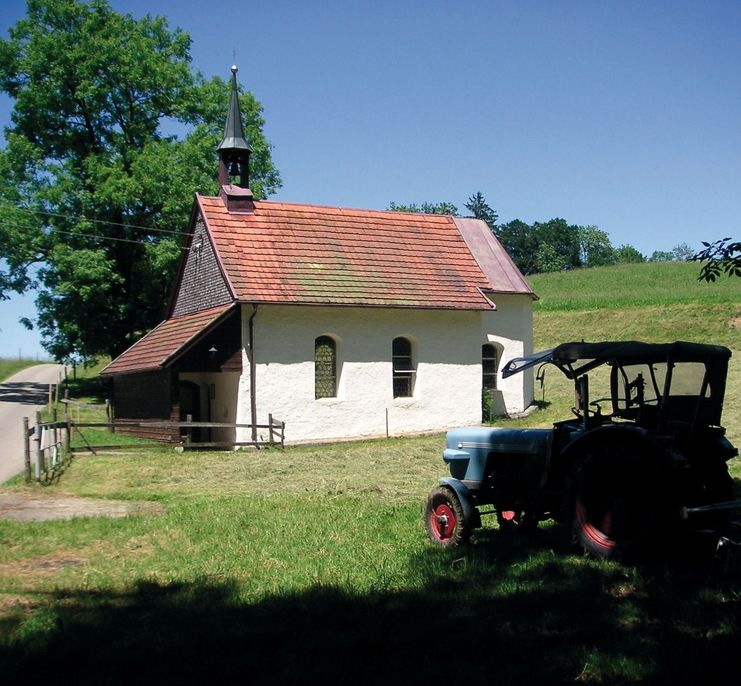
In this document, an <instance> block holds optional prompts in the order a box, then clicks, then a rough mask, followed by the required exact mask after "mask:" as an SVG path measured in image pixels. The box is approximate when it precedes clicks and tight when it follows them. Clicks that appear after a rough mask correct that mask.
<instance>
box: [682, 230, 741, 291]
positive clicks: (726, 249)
mask: <svg viewBox="0 0 741 686" xmlns="http://www.w3.org/2000/svg"><path fill="white" fill-rule="evenodd" d="M702 244H703V245H704V246H705V248H704V250H700V251H699V252H698V253H697V254H696V255H693V256H692V258H691V259H692V260H693V261H695V262H705V264H703V265H702V267H701V269H700V276H698V277H697V278H698V280H700V281H715V280H716V279H717V278H718V277H719V276H720V275H721V273H725V274H727V275H728V276H741V242H740V241H733V240H732V239H731V238H730V237H728V238H721V239H719V240H717V241H714V242H713V243H706V242H705V241H703V242H702Z"/></svg>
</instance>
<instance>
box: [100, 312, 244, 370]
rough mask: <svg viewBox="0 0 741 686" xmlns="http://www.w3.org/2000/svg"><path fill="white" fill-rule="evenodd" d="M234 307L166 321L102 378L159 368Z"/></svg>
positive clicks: (139, 341) (117, 360) (127, 351)
mask: <svg viewBox="0 0 741 686" xmlns="http://www.w3.org/2000/svg"><path fill="white" fill-rule="evenodd" d="M232 307H233V304H231V303H230V304H227V305H221V306H220V307H212V308H210V309H208V310H202V311H201V312H194V313H193V314H186V315H183V316H182V317H173V318H172V319H166V320H165V321H164V322H162V323H160V324H158V325H157V326H156V327H155V328H154V329H152V330H151V331H150V332H149V333H148V334H147V335H146V336H144V337H143V338H140V339H139V340H138V341H137V342H136V343H134V345H132V346H131V347H130V348H129V349H128V350H126V351H125V352H123V353H121V355H119V356H118V357H117V358H116V359H115V360H113V362H111V363H110V364H109V365H108V366H107V367H105V369H103V371H101V372H100V374H101V376H106V375H109V374H126V373H130V372H142V371H147V370H150V369H159V368H161V367H163V366H165V364H166V363H167V362H168V361H169V360H170V358H172V357H173V356H174V355H175V354H176V353H177V352H178V351H180V350H182V349H183V348H184V347H185V346H186V345H187V344H188V343H190V342H191V341H193V340H194V339H195V338H197V337H198V336H199V334H201V333H205V332H206V331H207V330H209V329H210V328H211V327H212V326H213V325H214V324H216V322H217V321H218V320H220V319H221V318H222V315H224V313H225V312H226V311H227V310H229V309H231V308H232Z"/></svg>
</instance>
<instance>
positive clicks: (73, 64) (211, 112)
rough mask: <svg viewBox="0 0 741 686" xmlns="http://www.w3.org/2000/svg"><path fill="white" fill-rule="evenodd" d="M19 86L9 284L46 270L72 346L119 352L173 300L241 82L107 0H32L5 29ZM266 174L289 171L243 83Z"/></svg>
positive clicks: (54, 335) (4, 199)
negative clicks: (208, 73)
mask: <svg viewBox="0 0 741 686" xmlns="http://www.w3.org/2000/svg"><path fill="white" fill-rule="evenodd" d="M0 90H2V91H3V92H5V93H7V94H8V95H9V96H10V97H11V98H12V99H13V100H14V106H13V112H12V123H11V125H10V127H9V128H8V129H7V130H6V147H5V149H4V150H3V151H2V152H1V153H0V173H1V174H2V176H3V178H4V180H5V181H6V183H5V184H4V185H3V186H2V189H1V190H0V207H1V209H0V243H2V247H0V250H1V251H2V252H0V257H2V258H3V263H1V264H0V297H2V296H4V295H5V294H7V293H8V292H9V291H15V292H22V291H23V290H26V289H28V288H30V287H32V286H39V287H40V288H41V294H40V296H39V297H38V301H37V305H38V311H39V316H38V322H37V323H38V326H39V328H40V329H41V332H42V334H43V342H44V346H45V347H46V348H47V350H49V352H51V353H52V354H53V355H54V356H55V357H56V358H57V359H64V358H68V357H76V358H83V359H84V358H90V357H94V356H96V355H99V354H110V355H116V354H118V353H120V352H121V351H122V350H123V349H125V348H126V347H128V346H129V345H130V344H131V343H132V342H133V341H134V340H135V339H136V338H137V337H138V336H140V335H141V333H143V332H144V331H146V330H147V329H149V328H151V327H152V326H153V325H154V324H156V323H157V322H158V321H159V320H160V319H161V318H162V316H163V313H164V307H165V305H166V302H167V295H168V291H169V287H170V283H171V280H172V277H173V272H174V267H175V264H176V261H177V258H178V256H179V253H180V245H181V241H182V232H184V231H185V230H186V228H187V225H188V219H189V215H190V207H191V204H192V201H193V195H194V192H196V191H199V192H204V193H214V192H215V191H216V190H217V175H216V174H217V164H216V157H215V147H216V145H217V144H218V142H219V139H220V136H221V135H222V132H223V126H224V119H225V116H226V111H227V103H228V98H229V89H228V85H227V83H226V82H224V81H223V80H221V79H220V78H213V79H211V80H208V81H207V80H205V79H204V78H203V77H202V76H200V75H199V74H196V73H194V71H193V69H192V68H191V65H190V38H189V36H188V35H187V34H186V33H184V32H182V31H180V30H177V29H176V30H171V29H170V28H169V27H168V25H167V22H166V21H165V20H164V19H163V18H160V17H150V16H145V17H143V18H141V19H136V18H134V17H132V16H130V15H127V14H120V13H117V12H115V11H113V10H112V9H111V7H110V6H109V5H108V4H107V3H106V2H105V1H104V0H91V2H80V1H78V0H29V2H28V10H27V16H26V17H25V18H23V19H21V20H20V21H19V22H18V23H17V24H16V25H15V26H14V27H12V28H11V29H10V32H9V38H8V39H7V40H1V41H0ZM240 102H241V106H242V112H243V115H244V117H245V120H246V131H247V137H248V139H249V141H250V144H251V146H252V148H253V154H252V159H251V176H250V180H251V187H252V190H253V192H254V193H255V195H256V196H257V197H264V196H266V195H268V194H270V193H271V192H274V191H275V190H276V189H277V188H278V187H279V186H280V176H279V174H278V172H277V170H276V169H275V167H274V166H273V163H272V160H271V157H270V146H269V144H268V143H267V141H266V140H265V137H264V136H263V133H262V126H263V123H264V122H263V119H262V109H261V107H260V104H259V103H258V102H257V101H256V100H255V98H254V97H253V96H252V95H251V94H249V93H242V94H241V96H240Z"/></svg>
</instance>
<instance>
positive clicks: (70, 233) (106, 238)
mask: <svg viewBox="0 0 741 686" xmlns="http://www.w3.org/2000/svg"><path fill="white" fill-rule="evenodd" d="M0 226H5V227H8V228H14V227H16V226H18V224H9V223H7V222H0ZM22 228H26V229H30V228H34V227H30V226H25V227H22ZM54 232H55V233H62V234H65V235H67V236H73V237H76V238H77V237H80V238H92V239H94V240H96V241H113V242H116V243H134V244H135V245H146V244H145V243H142V242H141V241H135V240H133V239H131V238H115V237H113V236H97V235H96V234H94V233H82V232H80V233H76V232H74V231H63V230H62V229H54ZM188 235H190V234H188ZM179 250H182V251H184V252H187V251H188V250H189V248H185V247H183V248H179Z"/></svg>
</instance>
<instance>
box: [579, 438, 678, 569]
mask: <svg viewBox="0 0 741 686" xmlns="http://www.w3.org/2000/svg"><path fill="white" fill-rule="evenodd" d="M625 448H626V446H622V448H621V446H613V447H610V448H603V449H602V450H600V451H599V453H598V454H593V455H592V456H591V457H590V459H588V460H587V461H586V462H585V463H583V464H582V466H581V468H580V470H579V474H578V478H577V480H576V488H575V491H574V494H573V499H572V503H573V515H574V534H575V536H576V539H577V541H578V542H579V543H580V544H581V546H582V547H583V548H584V550H585V551H586V552H587V553H591V554H593V555H595V556H597V557H603V558H618V559H625V558H627V557H630V556H633V555H643V554H646V553H648V552H650V551H652V550H654V549H656V548H660V547H662V546H663V545H665V544H666V542H668V540H669V538H668V537H667V536H666V534H667V533H668V529H669V527H668V520H669V511H670V509H671V508H670V507H669V506H668V499H667V498H666V496H665V495H664V493H665V487H666V479H665V478H663V477H662V470H661V469H660V468H659V466H658V462H657V460H654V459H652V456H651V455H647V454H645V453H644V454H641V453H640V452H639V453H633V454H625V452H624V449H625Z"/></svg>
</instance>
